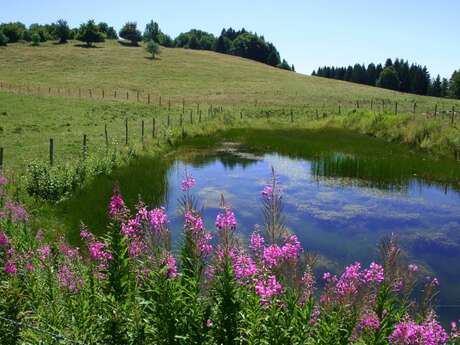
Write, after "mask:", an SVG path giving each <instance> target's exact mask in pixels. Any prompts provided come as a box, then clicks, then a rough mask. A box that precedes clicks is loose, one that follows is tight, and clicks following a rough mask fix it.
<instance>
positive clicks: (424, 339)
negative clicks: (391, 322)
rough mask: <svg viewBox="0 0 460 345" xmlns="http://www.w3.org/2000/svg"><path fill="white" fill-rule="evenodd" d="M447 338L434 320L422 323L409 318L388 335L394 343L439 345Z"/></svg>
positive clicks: (399, 344)
mask: <svg viewBox="0 0 460 345" xmlns="http://www.w3.org/2000/svg"><path fill="white" fill-rule="evenodd" d="M448 339H449V336H448V334H447V333H446V331H445V330H444V328H442V326H441V325H440V324H439V323H438V322H436V321H435V320H429V321H426V322H424V323H422V324H416V323H415V322H413V321H411V320H408V321H403V322H400V323H399V324H397V325H396V327H395V329H394V331H393V333H392V334H391V335H390V337H389V341H390V343H391V344H395V345H441V344H445V343H446V342H447V340H448Z"/></svg>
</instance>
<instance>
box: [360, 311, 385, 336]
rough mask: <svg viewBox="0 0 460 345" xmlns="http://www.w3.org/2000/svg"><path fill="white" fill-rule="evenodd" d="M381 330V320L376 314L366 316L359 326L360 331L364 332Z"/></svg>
mask: <svg viewBox="0 0 460 345" xmlns="http://www.w3.org/2000/svg"><path fill="white" fill-rule="evenodd" d="M379 328H380V320H379V318H378V317H377V315H375V314H374V313H370V314H365V315H364V316H363V317H362V318H361V320H360V322H359V324H358V331H359V332H362V331H365V330H371V331H378V330H379Z"/></svg>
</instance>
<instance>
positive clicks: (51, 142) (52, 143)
mask: <svg viewBox="0 0 460 345" xmlns="http://www.w3.org/2000/svg"><path fill="white" fill-rule="evenodd" d="M53 164H54V140H53V139H52V138H50V165H51V166H52V165H53Z"/></svg>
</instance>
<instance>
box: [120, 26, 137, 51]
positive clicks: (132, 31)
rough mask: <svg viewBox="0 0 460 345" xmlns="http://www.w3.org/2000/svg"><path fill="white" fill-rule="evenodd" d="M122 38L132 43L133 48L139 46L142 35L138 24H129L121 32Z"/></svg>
mask: <svg viewBox="0 0 460 345" xmlns="http://www.w3.org/2000/svg"><path fill="white" fill-rule="evenodd" d="M119 34H120V37H121V38H124V39H125V40H128V41H131V44H132V45H133V46H137V45H138V43H139V41H141V40H142V34H141V32H140V31H139V30H137V23H136V22H127V23H126V24H125V25H124V26H123V27H122V28H121V30H120V32H119Z"/></svg>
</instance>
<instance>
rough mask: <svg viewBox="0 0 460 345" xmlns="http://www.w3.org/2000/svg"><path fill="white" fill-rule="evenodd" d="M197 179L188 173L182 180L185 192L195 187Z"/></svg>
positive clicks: (182, 187)
mask: <svg viewBox="0 0 460 345" xmlns="http://www.w3.org/2000/svg"><path fill="white" fill-rule="evenodd" d="M195 184H196V181H195V179H194V178H193V177H192V176H191V175H187V176H186V178H185V179H184V180H182V182H181V187H180V188H181V189H182V191H183V192H187V191H189V190H190V189H192V188H193V187H195Z"/></svg>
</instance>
